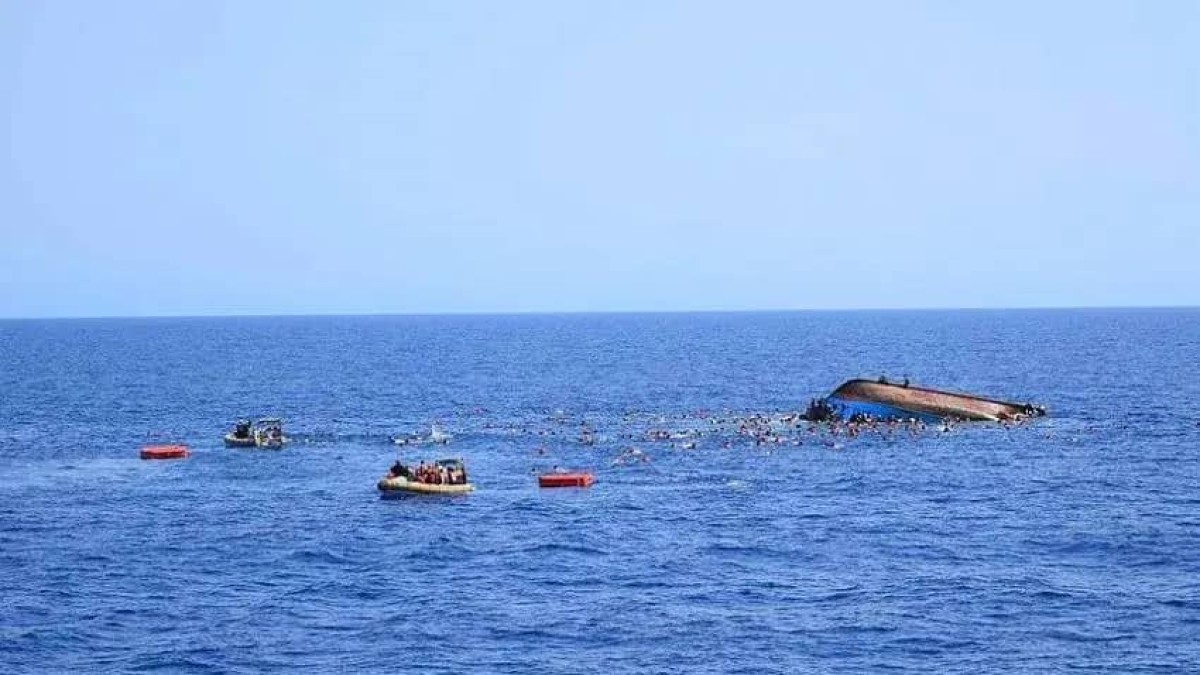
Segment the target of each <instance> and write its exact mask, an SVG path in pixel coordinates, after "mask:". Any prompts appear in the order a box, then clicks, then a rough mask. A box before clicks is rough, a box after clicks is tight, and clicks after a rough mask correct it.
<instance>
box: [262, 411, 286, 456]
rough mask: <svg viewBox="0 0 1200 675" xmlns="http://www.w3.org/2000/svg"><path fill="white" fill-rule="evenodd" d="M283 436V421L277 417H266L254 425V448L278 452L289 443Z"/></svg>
mask: <svg viewBox="0 0 1200 675" xmlns="http://www.w3.org/2000/svg"><path fill="white" fill-rule="evenodd" d="M287 440H288V439H287V437H286V436H284V435H283V420H281V419H279V418H277V417H265V418H263V419H261V420H259V421H258V423H257V424H255V425H254V447H256V448H264V449H266V450H278V449H280V448H282V447H283V444H284V443H287Z"/></svg>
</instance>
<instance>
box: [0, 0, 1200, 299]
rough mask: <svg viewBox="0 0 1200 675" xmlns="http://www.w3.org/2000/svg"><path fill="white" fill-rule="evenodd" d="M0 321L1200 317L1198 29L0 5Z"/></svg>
mask: <svg viewBox="0 0 1200 675" xmlns="http://www.w3.org/2000/svg"><path fill="white" fill-rule="evenodd" d="M0 115H2V119H3V131H4V135H3V137H2V138H3V143H4V145H3V153H0V316H8V317H22V316H94V315H157V314H227V313H228V314H245V313H251V314H260V313H268V314H273V313H360V312H401V313H407V312H476V311H479V312H503V311H579V310H583V311H589V310H597V311H598V310H694V309H772V308H774V309H787V308H797V309H801V308H873V307H888V308H891V307H1007V306H1064V305H1066V306H1072V305H1163V304H1170V305H1177V304H1186V305H1195V304H1200V3H1198V2H1194V1H1192V0H1184V1H1179V2H1172V1H1169V0H1162V1H1156V2H1135V1H1133V0H1130V1H1128V2H1092V1H1083V2H1067V1H1060V2H991V3H983V2H966V3H963V2H950V1H945V2H916V1H914V2H885V1H883V0H879V1H878V2H847V3H833V2H811V3H805V2H778V3H768V2H720V3H704V2H695V1H685V2H666V1H655V2H595V3H585V2H443V1H440V0H433V1H430V2H398V1H381V2H345V3H342V2H327V1H323V2H269V1H266V0H262V1H254V2H241V1H236V2H234V1H231V2H218V1H216V0H209V1H204V2H183V1H179V2H161V1H157V0H155V1H149V0H148V1H145V2H133V1H123V0H115V1H113V2H75V1H67V0H9V1H7V2H3V3H0Z"/></svg>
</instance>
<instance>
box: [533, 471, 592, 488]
mask: <svg viewBox="0 0 1200 675" xmlns="http://www.w3.org/2000/svg"><path fill="white" fill-rule="evenodd" d="M594 482H596V479H595V478H594V477H592V474H590V473H544V474H542V475H540V476H538V487H544V488H558V487H588V486H589V485H591V484H592V483H594Z"/></svg>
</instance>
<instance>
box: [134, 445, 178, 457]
mask: <svg viewBox="0 0 1200 675" xmlns="http://www.w3.org/2000/svg"><path fill="white" fill-rule="evenodd" d="M139 456H140V457H141V458H142V459H183V458H185V457H187V456H188V449H187V446H186V445H149V446H146V447H144V448H142V451H141V452H140V453H139Z"/></svg>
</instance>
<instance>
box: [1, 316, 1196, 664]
mask: <svg viewBox="0 0 1200 675" xmlns="http://www.w3.org/2000/svg"><path fill="white" fill-rule="evenodd" d="M880 373H887V374H889V375H892V376H893V377H900V376H903V375H907V376H909V377H911V378H912V379H913V381H914V382H916V383H920V384H927V385H930V386H938V387H943V388H951V389H958V390H964V391H973V392H978V393H982V394H988V395H992V396H996V397H1002V398H1009V399H1014V400H1021V401H1025V400H1031V401H1036V402H1039V403H1043V404H1045V405H1046V406H1047V407H1048V408H1049V409H1050V417H1048V418H1046V419H1043V420H1039V421H1037V422H1034V423H1032V424H1029V425H1025V426H1021V427H1017V428H1011V429H1006V428H1001V427H999V426H995V425H975V426H969V425H963V426H960V427H958V428H955V429H953V430H951V431H950V432H947V433H941V432H936V431H932V430H930V431H927V432H926V433H922V434H920V435H917V436H900V437H895V438H890V439H889V438H885V437H883V436H880V435H874V436H867V437H860V438H857V439H845V438H840V439H836V440H835V439H831V438H829V437H827V436H825V435H823V434H816V435H811V434H807V433H804V432H802V431H797V432H796V433H795V434H793V435H785V436H786V438H787V439H788V442H786V443H784V444H771V445H766V446H762V445H755V444H754V443H753V442H751V441H749V440H748V439H746V438H744V437H740V436H737V435H736V434H735V433H733V432H732V428H731V426H730V424H731V423H730V422H729V420H732V419H734V418H737V417H743V416H746V415H750V414H757V413H764V414H771V415H778V414H784V413H788V412H795V411H797V410H802V409H803V408H804V406H805V405H806V404H807V402H808V400H809V399H810V398H812V397H814V396H818V395H821V394H824V393H826V392H828V391H829V390H831V389H832V388H833V387H835V386H836V385H837V384H839V383H840V382H841V381H842V380H844V379H846V378H848V377H852V376H868V377H873V376H876V375H878V374H880ZM268 414H272V415H280V416H282V417H284V418H285V419H286V420H287V429H288V432H289V434H290V435H291V436H292V438H293V442H292V443H291V444H290V445H289V446H288V447H287V448H286V449H284V450H283V451H280V452H265V451H247V450H233V449H226V448H224V447H222V444H221V434H222V433H223V432H224V431H225V430H226V429H227V428H228V426H229V424H230V423H231V422H232V421H233V420H234V419H235V418H238V417H243V416H256V415H268ZM435 420H436V421H439V422H440V423H441V424H442V425H443V426H445V427H446V429H447V430H448V431H449V432H451V433H453V434H454V436H455V437H454V441H453V442H452V443H451V444H450V445H449V446H448V447H446V448H438V449H434V448H426V447H417V448H407V447H406V448H398V447H397V446H395V445H394V444H392V443H391V442H390V440H389V437H390V436H392V435H397V434H406V433H417V432H428V429H429V425H430V424H431V423H432V422H433V421H435ZM582 422H586V423H587V424H588V425H589V426H590V427H591V428H592V429H594V430H595V432H596V434H597V437H598V441H597V443H596V444H595V445H592V446H585V445H581V444H579V443H578V442H576V437H577V435H578V430H579V428H580V424H581V423H582ZM650 429H659V430H668V431H671V432H672V433H679V432H681V431H686V430H689V429H695V430H702V431H703V432H704V433H703V434H702V435H698V436H695V437H691V438H696V440H695V443H696V447H695V448H694V449H684V445H683V444H681V443H674V444H672V443H671V442H666V441H651V440H647V439H646V437H645V433H646V431H647V430H650ZM166 440H171V441H179V442H184V443H187V444H188V445H189V446H191V447H192V449H193V456H192V457H191V458H190V459H187V460H182V461H172V462H147V461H140V460H139V459H137V451H138V448H139V447H141V446H142V445H144V444H146V443H148V442H151V441H166ZM795 443H798V444H795ZM727 445H728V446H729V447H726V446H727ZM631 446H634V447H637V448H639V449H641V450H643V451H644V452H645V453H646V455H647V456H648V457H649V459H650V461H648V462H634V463H629V464H614V462H613V460H614V459H615V458H617V457H619V456H620V454H621V452H622V450H623V449H625V448H628V447H631ZM398 452H399V453H401V454H402V456H404V457H406V458H408V459H411V460H416V459H420V458H422V457H423V458H434V457H436V456H438V455H440V454H444V453H449V454H452V455H456V456H462V457H464V458H465V459H466V461H467V464H468V466H469V467H470V470H471V476H472V480H473V481H474V482H475V483H476V484H477V486H478V491H477V492H476V493H474V494H472V495H470V496H468V497H464V498H449V499H447V498H432V499H428V498H425V499H422V498H415V499H405V500H398V501H382V500H380V499H379V498H378V495H377V493H376V491H375V481H376V479H377V478H378V477H379V476H380V475H381V474H382V473H383V472H384V471H385V470H386V468H387V467H388V465H389V464H390V463H391V462H392V461H393V460H394V459H395V458H396V456H397V453H398ZM1198 457H1200V311H1197V310H1182V309H1181V310H1165V309H1164V310H1072V311H997V312H991V311H958V312H846V313H761V314H677V315H571V316H469V317H468V316H454V317H451V316H443V317H432V316H430V317H329V318H230V319H145V320H132V319H130V320H58V321H6V322H0V671H2V672H5V673H14V672H78V671H153V670H161V671H169V672H181V671H186V672H258V671H264V670H282V669H287V670H299V669H306V670H311V671H346V670H382V669H384V668H389V669H390V668H401V669H412V668H417V667H421V668H424V669H427V670H430V671H432V672H451V671H453V672H461V671H473V672H533V673H554V672H572V673H593V672H594V673H610V672H663V673H667V672H678V673H698V672H714V673H737V672H745V673H771V672H779V673H796V672H864V671H884V670H887V671H891V672H913V673H927V672H931V671H932V672H960V671H968V670H969V671H985V672H1063V671H1071V670H1074V671H1083V672H1093V671H1102V670H1108V671H1119V672H1163V673H1175V672H1181V671H1186V670H1195V669H1197V668H1200V493H1198V492H1197V485H1198V481H1197V478H1198V477H1200V459H1198ZM552 464H558V465H561V466H569V467H580V468H588V469H593V470H594V471H595V472H596V475H597V483H596V484H595V485H594V486H593V487H592V488H591V489H588V490H542V491H539V490H538V489H537V488H536V486H535V481H534V478H533V472H534V471H536V470H539V469H545V468H547V467H549V466H550V465H552Z"/></svg>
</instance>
